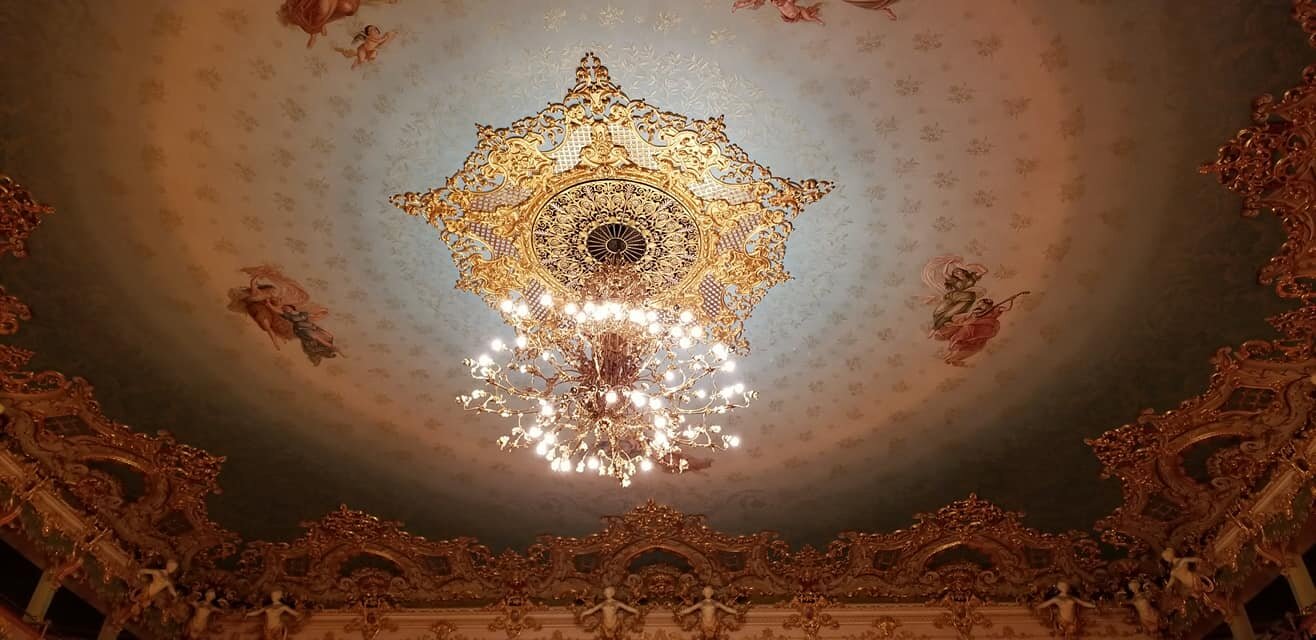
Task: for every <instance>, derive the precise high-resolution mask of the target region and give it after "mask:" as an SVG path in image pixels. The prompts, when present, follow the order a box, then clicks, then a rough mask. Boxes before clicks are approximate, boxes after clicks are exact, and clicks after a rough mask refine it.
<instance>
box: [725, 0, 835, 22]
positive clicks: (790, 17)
mask: <svg viewBox="0 0 1316 640" xmlns="http://www.w3.org/2000/svg"><path fill="white" fill-rule="evenodd" d="M797 1H798V0H771V2H772V4H773V6H775V7H777V11H778V12H779V13H781V20H782V22H816V23H818V24H822V23H823V21H822V18H821V17H819V15H818V14H819V12H820V11H821V10H822V3H821V2H820V3H818V4H812V5H808V6H804V7H801V6H799V5H797V4H795V3H796V2H797ZM768 2H769V0H735V2H734V3H732V5H731V10H732V11H733V12H734V11H736V10H739V9H758V8H759V7H762V6H763V5H765V4H767V3H768Z"/></svg>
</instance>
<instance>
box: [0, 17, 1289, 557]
mask: <svg viewBox="0 0 1316 640" xmlns="http://www.w3.org/2000/svg"><path fill="white" fill-rule="evenodd" d="M148 4H149V5H150V6H149V7H148V6H147V5H148ZM280 4H281V2H279V1H277V0H268V1H265V2H262V1H257V0H215V1H201V0H190V1H188V2H163V1H156V2H151V3H147V2H135V3H133V9H134V10H132V11H127V10H124V5H123V4H121V3H112V2H90V1H86V0H84V1H76V0H70V1H66V2H48V3H40V4H39V5H33V4H24V5H22V6H21V7H20V5H19V4H18V3H7V4H5V5H3V6H0V34H2V37H0V40H3V41H4V42H6V43H7V44H6V46H7V47H13V48H15V49H16V50H20V51H23V52H27V55H25V56H23V57H22V60H21V63H19V61H17V60H16V59H15V58H13V57H11V58H10V59H9V61H8V64H4V65H0V85H2V86H4V87H6V88H7V89H8V90H7V91H6V99H5V101H4V102H5V104H4V105H3V107H2V110H0V114H2V115H0V167H3V168H4V169H5V170H6V171H9V172H11V173H13V174H14V175H15V177H17V178H18V179H20V180H21V181H22V182H23V183H24V184H25V185H26V186H28V187H29V188H31V189H32V190H33V191H34V192H35V193H38V194H40V196H41V198H42V200H44V201H46V202H49V203H50V204H52V205H54V207H55V209H56V210H57V211H58V213H57V215H55V216H52V217H50V218H49V219H48V220H47V221H46V222H44V223H43V225H42V227H41V228H40V230H39V231H38V232H37V233H35V234H34V235H33V237H32V239H31V241H30V243H29V244H30V245H31V246H30V254H31V255H30V257H28V258H27V259H26V260H24V261H21V262H12V261H11V262H7V263H6V264H5V271H4V273H3V281H2V284H3V285H4V286H5V287H6V290H7V291H8V293H10V294H13V295H16V296H18V297H20V298H21V299H22V300H23V301H24V302H25V303H26V304H27V305H28V306H30V308H31V315H32V318H31V319H30V320H24V321H22V323H21V324H22V330H21V331H20V332H19V333H18V334H17V335H15V336H13V338H12V341H11V343H12V344H15V345H18V346H21V347H23V348H27V349H30V350H32V351H33V352H35V354H36V355H35V357H34V359H33V367H34V368H37V369H42V368H51V369H58V370H60V371H63V372H66V373H68V374H70V375H78V376H82V377H85V378H86V379H88V381H89V382H90V383H91V384H92V385H94V386H95V388H96V396H97V398H98V399H99V400H100V401H101V402H102V403H103V405H104V409H105V411H106V413H107V414H108V415H109V416H111V417H112V418H114V419H116V420H119V421H122V422H125V423H127V424H130V425H132V426H133V427H134V428H135V429H137V430H139V431H142V432H155V431H156V430H161V429H165V430H169V431H171V432H172V433H173V434H175V436H176V437H177V438H178V439H179V440H180V441H181V442H185V443H188V444H192V445H195V446H198V447H201V448H203V449H205V450H206V451H209V452H212V453H214V454H217V455H222V456H225V457H226V460H225V462H224V463H223V467H222V473H221V476H220V484H221V485H222V487H223V488H224V493H223V494H222V495H219V496H215V497H213V498H212V499H211V500H210V514H211V516H212V517H213V518H214V519H215V520H217V521H218V522H220V523H222V524H223V525H224V526H226V527H229V528H231V529H233V530H235V531H237V532H239V533H240V534H242V535H243V536H245V537H249V538H263V539H271V540H279V539H291V538H293V537H294V536H296V535H297V533H298V531H299V528H298V526H297V524H298V522H300V521H303V520H315V519H318V518H319V517H320V516H321V515H322V514H325V513H328V512H331V511H333V510H334V509H335V508H336V507H337V505H339V504H340V503H346V504H348V505H350V506H351V507H353V508H356V509H363V510H365V511H368V512H370V513H374V514H377V515H380V516H382V517H386V518H389V519H396V520H403V521H406V522H407V525H408V529H409V530H410V531H413V532H415V533H418V534H423V535H426V536H428V537H431V538H443V537H452V536H458V535H473V536H478V537H479V538H480V539H481V540H483V541H484V542H486V543H489V544H492V545H494V546H500V545H512V546H524V545H525V544H527V543H528V542H529V541H530V540H531V538H532V537H533V536H534V535H535V534H537V533H541V532H550V531H551V532H553V533H559V534H574V533H583V532H586V531H591V530H594V528H595V526H596V524H597V522H598V519H599V517H600V516H601V515H604V514H614V513H622V512H625V511H627V510H628V509H630V508H631V507H633V506H635V505H637V504H640V503H642V502H643V501H644V500H646V499H649V498H653V499H657V500H659V501H661V502H664V503H667V504H671V505H674V506H676V507H678V508H680V509H682V510H683V511H685V512H688V513H706V514H708V516H709V522H710V524H712V525H714V526H716V527H719V528H721V529H723V530H726V531H730V532H747V531H754V530H758V529H773V530H777V531H780V532H782V534H783V535H784V537H785V538H786V539H788V540H790V541H792V542H805V541H819V540H827V539H830V538H831V536H832V535H833V534H834V533H835V532H836V531H839V530H842V529H865V530H874V529H891V528H895V527H898V526H904V525H905V524H906V523H908V522H909V521H910V517H911V515H912V514H913V513H916V512H930V511H934V510H935V509H937V508H939V507H941V506H943V505H946V504H949V503H951V502H952V501H954V500H957V499H962V498H964V497H966V496H967V495H969V494H970V493H973V492H976V493H977V494H979V495H982V496H984V497H986V498H989V499H990V500H991V501H993V502H994V503H996V504H999V505H1002V506H1004V507H1006V508H1008V509H1011V510H1020V511H1024V512H1026V513H1027V514H1028V519H1027V522H1028V523H1029V524H1030V525H1033V526H1037V527H1041V528H1043V529H1048V530H1061V529H1067V528H1074V529H1080V530H1091V528H1092V525H1093V523H1094V522H1095V521H1096V520H1098V519H1099V518H1101V517H1102V516H1105V515H1107V514H1109V513H1110V512H1111V511H1112V510H1113V509H1114V508H1115V507H1116V506H1117V505H1118V504H1119V502H1120V490H1119V486H1118V484H1117V483H1116V482H1114V481H1102V480H1099V479H1098V476H1099V473H1100V471H1101V461H1100V460H1099V459H1098V457H1097V456H1095V455H1094V454H1093V450H1092V448H1091V447H1089V446H1088V445H1086V444H1085V443H1084V440H1085V439H1087V438H1094V437H1096V436H1098V435H1099V434H1101V433H1103V432H1105V431H1107V430H1109V429H1112V428H1114V427H1116V426H1118V425H1120V424H1123V423H1125V422H1129V421H1132V420H1133V419H1134V418H1135V417H1136V416H1137V415H1138V413H1139V411H1141V410H1142V409H1144V408H1149V407H1150V408H1155V409H1157V410H1166V409H1170V408H1173V407H1174V406H1176V405H1177V404H1178V403H1179V402H1180V401H1182V400H1183V399H1185V398H1188V397H1190V396H1193V395H1195V394H1197V393H1200V392H1201V391H1202V390H1203V389H1205V388H1206V386H1207V379H1208V375H1209V374H1210V372H1211V367H1210V364H1209V359H1210V358H1211V356H1212V355H1213V354H1214V353H1215V350H1216V349H1217V348H1219V347H1221V346H1222V345H1231V344H1237V343H1239V342H1242V341H1243V340H1246V339H1250V338H1265V337H1268V336H1270V335H1271V334H1272V330H1271V329H1270V328H1269V327H1268V325H1266V323H1265V322H1264V319H1265V317H1266V316H1267V315H1271V314H1273V313H1276V312H1279V311H1282V310H1284V309H1285V308H1286V306H1285V305H1284V303H1282V301H1281V300H1280V299H1279V298H1277V297H1276V296H1275V295H1274V293H1273V291H1272V290H1271V289H1270V288H1269V287H1266V286H1261V285H1258V284H1256V270H1257V268H1258V266H1259V265H1261V264H1263V263H1264V262H1265V261H1266V259H1267V258H1268V257H1269V256H1271V255H1272V254H1273V253H1274V252H1275V248H1276V247H1277V246H1278V245H1279V243H1280V242H1281V240H1282V237H1283V236H1282V231H1281V229H1280V228H1279V225H1276V224H1270V223H1266V224H1262V223H1258V222H1252V221H1246V220H1243V219H1241V218H1239V216H1238V202H1237V199H1236V198H1235V197H1234V196H1231V195H1229V194H1228V192H1226V191H1225V190H1224V189H1221V188H1220V187H1219V186H1218V185H1217V184H1215V181H1214V180H1211V179H1209V178H1204V177H1201V176H1198V175H1196V171H1195V168H1196V166H1197V165H1198V164H1199V163H1201V162H1202V161H1205V160H1209V159H1211V158H1213V157H1214V156H1215V149H1216V147H1217V146H1218V144H1219V143H1220V142H1221V141H1222V140H1225V139H1227V138H1228V137H1229V136H1230V135H1232V134H1233V133H1234V132H1235V131H1236V130H1237V129H1238V128H1239V127H1240V126H1242V125H1243V124H1244V123H1245V122H1246V118H1247V115H1248V112H1247V108H1246V105H1247V104H1248V101H1249V100H1250V99H1251V98H1252V97H1253V96H1254V95H1257V94H1260V93H1263V92H1266V91H1278V90H1282V89H1284V88H1286V87H1288V86H1291V85H1292V84H1294V83H1295V82H1296V81H1297V80H1298V71H1299V70H1300V69H1301V68H1302V65H1303V64H1304V63H1305V62H1307V61H1308V60H1309V59H1310V57H1311V56H1310V52H1309V51H1308V50H1307V49H1305V46H1306V45H1305V44H1304V42H1303V34H1302V33H1301V31H1300V29H1299V28H1298V27H1297V26H1296V25H1295V24H1294V23H1293V22H1292V21H1291V19H1290V18H1289V17H1288V14H1289V8H1290V3H1288V2H1284V1H1269V2H1258V1H1254V0H1246V1H1230V0H1219V1H1216V2H1213V3H1211V4H1212V10H1213V11H1214V12H1215V14H1216V17H1215V18H1214V19H1212V20H1200V19H1195V18H1194V16H1193V15H1191V13H1192V12H1189V11H1185V7H1184V6H1183V5H1182V4H1181V3H1174V2H1157V3H1147V2H1134V1H1127V2H1125V1H1074V2H1046V1H1036V2H1031V1H1023V0H1018V1H1014V2H1004V1H1002V2H995V3H980V2H967V1H966V2H949V1H945V2H936V3H928V2H922V3H921V2H908V3H898V4H894V5H892V6H891V7H890V9H891V10H892V11H894V13H895V17H896V19H894V20H893V19H892V16H890V15H888V14H887V12H885V11H879V10H868V9H866V8H865V7H864V6H861V5H863V3H848V2H829V3H826V4H825V6H824V7H823V9H822V12H821V13H820V14H818V15H817V16H815V17H817V18H820V19H821V20H822V21H823V23H822V24H819V23H815V22H810V21H797V22H788V21H785V20H783V19H782V14H781V13H779V12H778V10H777V8H776V7H775V6H773V5H772V4H771V3H770V4H768V5H766V6H763V7H760V8H758V9H753V8H752V7H745V8H743V9H741V10H738V11H735V12H733V11H731V8H732V7H731V6H730V5H731V4H732V2H731V0H681V1H679V2H678V1H675V0H673V1H669V2H665V3H657V2H639V1H634V2H632V1H624V0H612V1H611V2H601V1H596V0H560V1H550V2H539V1H535V2H531V1H528V0H527V1H519V0H518V1H516V2H475V1H472V0H465V1H462V0H446V1H444V2H421V1H419V0H399V1H397V2H391V3H390V2H362V3H361V6H360V8H359V10H358V11H357V12H356V15H355V16H350V17H342V18H341V19H336V20H333V21H329V22H327V23H326V24H325V25H324V30H323V35H318V36H317V37H315V38H313V42H312V43H310V44H308V42H307V39H308V33H307V30H306V29H302V28H298V26H299V24H300V25H303V26H309V27H310V29H309V30H310V31H313V32H318V29H317V28H316V27H318V26H319V25H318V23H314V24H313V22H314V21H311V20H310V18H308V17H307V16H306V15H303V14H297V13H295V12H294V13H293V14H291V15H290V14H288V13H285V14H284V15H283V16H282V19H281V16H280V15H279V14H278V11H277V10H278V9H279V5H280ZM294 4H297V3H294ZM300 4H307V3H300ZM349 4H351V3H349ZM870 4H872V3H870ZM877 4H883V3H877ZM367 25H377V27H378V31H371V30H369V29H367ZM358 33H360V34H361V38H360V39H358V40H356V41H354V36H355V35H357V34H358ZM586 51H594V52H597V53H598V55H599V56H600V58H601V59H602V60H603V61H604V63H605V64H607V66H608V68H609V69H610V70H611V73H612V78H613V80H614V81H616V82H617V84H619V85H620V86H621V87H622V88H623V89H625V90H626V92H627V93H628V94H629V95H631V96H632V97H636V98H643V99H645V100H647V101H650V102H651V103H653V104H657V105H662V107H663V108H666V109H671V110H674V111H677V112H679V113H683V114H686V115H688V116H690V117H694V118H707V117H714V116H718V115H722V116H724V117H725V127H726V131H727V134H728V135H729V136H730V137H731V138H733V139H734V140H736V141H737V143H738V144H739V145H740V146H741V147H743V148H744V149H745V150H746V151H747V152H748V153H749V154H751V155H752V156H753V158H754V159H755V160H757V161H759V162H761V163H763V164H765V165H767V166H770V167H771V168H772V169H773V171H775V172H777V173H778V174H780V175H790V176H815V177H817V178H820V179H824V180H828V181H830V182H832V183H834V185H835V189H834V191H833V192H832V193H831V194H829V195H828V196H827V197H826V198H825V199H823V200H821V201H819V202H818V203H816V204H814V205H812V206H811V207H810V208H809V210H808V211H807V212H806V213H805V214H803V215H802V216H801V217H800V219H799V220H798V223H797V225H796V228H795V229H794V231H793V234H792V238H791V241H790V246H789V249H788V250H787V251H786V254H785V267H786V269H787V270H788V271H789V272H790V274H791V275H792V276H793V279H792V280H789V281H787V282H784V283H782V284H779V285H777V286H776V287H774V288H773V289H772V290H771V291H770V292H768V293H767V295H766V296H765V297H764V299H763V301H762V302H761V303H760V304H759V305H758V307H757V308H756V310H755V311H754V314H753V315H752V317H751V318H750V319H749V320H748V321H747V322H746V324H745V328H744V335H745V337H746V338H747V339H748V340H749V342H750V343H751V345H752V351H751V353H750V354H749V355H748V356H747V357H746V358H744V359H743V360H742V362H741V369H740V371H742V372H743V376H744V379H745V382H746V383H747V384H752V385H753V386H754V387H755V388H757V389H759V390H760V391H761V392H762V396H763V397H762V399H761V400H760V401H759V402H757V403H755V405H753V406H751V407H748V408H746V409H744V410H740V411H737V412H736V415H735V417H734V418H733V419H732V420H731V421H730V423H729V424H730V426H731V427H732V428H734V429H736V430H737V432H738V433H740V434H742V436H743V438H744V441H745V444H744V445H743V446H742V447H741V449H739V450H737V451H734V452H729V453H726V454H721V455H719V456H718V457H717V459H716V460H715V461H714V462H713V464H712V465H711V466H708V467H707V468H704V469H699V470H697V471H693V472H689V473H686V474H682V475H668V474H661V473H653V474H650V475H646V476H643V477H640V478H638V479H637V480H636V481H635V483H634V485H633V486H631V487H630V488H628V489H625V490H621V489H619V488H618V487H617V486H616V484H615V483H614V482H611V481H609V480H608V479H606V478H596V477H593V476H574V475H573V476H567V477H562V476H560V475H556V474H552V473H551V472H550V471H549V470H548V469H547V468H545V465H541V464H535V463H531V461H529V460H526V459H523V458H520V457H517V456H512V455H508V454H505V453H503V452H500V451H499V449H498V445H497V444H496V438H497V436H498V435H499V434H500V433H501V425H500V424H499V423H498V421H497V419H496V418H493V417H481V416H471V415H467V414H464V413H463V412H462V410H461V407H460V406H459V405H458V404H456V403H454V402H453V396H454V395H456V394H458V393H463V392H465V391H466V390H467V389H469V374H468V371H467V369H466V368H465V367H463V366H462V365H461V360H462V358H464V357H468V356H471V355H473V353H472V350H475V349H478V348H479V345H481V344H482V343H483V341H484V340H486V339H487V336H490V335H497V334H498V332H499V331H500V330H501V327H502V324H501V319H500V317H499V315H498V314H497V312H495V311H494V310H491V309H490V308H488V307H487V306H485V305H484V304H483V303H482V302H481V301H480V300H479V299H478V298H477V297H476V296H473V295H470V294H468V293H465V292H462V291H459V290H457V289H455V288H454V286H453V285H454V283H455V282H456V281H457V279H458V271H457V268H456V267H455V266H454V264H453V261H452V260H451V258H450V256H449V255H448V251H447V250H446V247H444V246H443V245H442V243H441V242H440V241H439V238H438V237H437V235H436V233H435V232H434V230H433V229H432V228H430V227H429V226H427V225H426V224H425V222H424V221H423V220H418V219H415V218H411V217H409V216H406V215H404V214H403V213H402V212H401V211H399V210H398V209H396V208H395V207H393V206H392V205H391V204H390V203H389V196H390V195H393V194H396V193H401V192H406V191H422V190H425V189H428V188H430V187H431V186H433V185H436V184H439V183H440V182H441V180H442V179H443V177H445V176H448V175H451V174H452V173H453V172H454V171H455V170H456V169H457V168H459V167H460V166H461V164H462V161H463V158H464V156H465V154H466V153H467V152H468V150H469V149H471V148H473V147H474V146H475V143H476V140H477V129H476V123H479V124H487V125H496V126H503V125H504V124H506V123H510V122H512V121H514V120H516V119H518V118H520V117H522V116H525V115H527V114H531V113H534V112H535V111H536V110H538V109H539V108H540V107H541V105H543V104H545V103H546V102H549V101H556V100H559V99H561V96H562V95H563V93H564V91H565V90H566V89H568V88H569V87H570V86H571V84H572V82H573V78H574V77H575V75H574V72H575V67H576V65H577V63H578V61H579V60H580V57H581V56H582V55H583V54H584V52H586ZM267 300H269V301H274V302H273V303H272V304H276V306H277V313H275V314H273V315H262V314H261V313H257V312H255V311H253V308H254V307H260V306H261V305H264V304H265V301H267ZM987 300H990V302H984V301H987ZM262 308H264V307H262ZM269 308H273V307H269Z"/></svg>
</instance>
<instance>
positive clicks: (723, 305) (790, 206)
mask: <svg viewBox="0 0 1316 640" xmlns="http://www.w3.org/2000/svg"><path fill="white" fill-rule="evenodd" d="M830 190H831V184H830V183H827V182H821V181H817V180H804V181H801V182H794V181H791V180H786V179H784V178H778V177H775V176H773V175H772V174H771V173H770V172H769V171H768V170H767V169H766V168H765V167H763V166H762V165H760V164H758V163H756V162H754V161H753V160H751V159H750V158H749V157H748V156H747V155H746V154H745V152H744V151H742V150H741V149H739V148H738V147H736V146H735V145H733V144H731V142H730V140H728V138H727V137H726V134H725V132H724V125H723V123H722V121H721V119H711V120H692V119H690V118H687V117H685V116H682V115H678V114H675V113H671V112H666V111H661V110H659V109H657V108H655V107H653V106H651V105H649V104H647V103H645V102H643V101H640V100H632V99H631V98H629V97H628V96H626V94H625V93H623V92H622V90H621V89H620V88H619V87H618V86H617V85H616V84H614V83H613V82H612V79H611V77H610V75H609V73H608V69H607V67H604V66H603V65H602V64H601V63H600V61H599V59H598V58H597V57H596V56H594V55H593V54H587V55H586V56H585V58H584V59H582V60H581V64H580V66H579V67H578V68H577V71H576V84H575V86H573V87H572V88H571V89H570V90H569V91H568V92H567V96H566V98H565V99H564V100H563V101H562V102H559V103H552V104H549V106H548V107H546V108H545V109H544V110H543V111H541V112H539V113H538V114H536V115H533V116H530V117H527V118H523V119H521V120H518V121H517V122H515V123H513V124H512V125H511V126H510V127H507V128H502V129H495V128H491V127H480V128H479V129H478V143H477V147H476V150H475V152H474V153H472V154H471V155H470V156H469V157H468V158H467V160H466V163H465V165H464V166H463V167H462V169H461V170H460V171H458V172H457V173H456V174H454V175H453V176H452V177H450V178H449V179H448V180H447V182H446V184H445V185H444V186H443V187H441V188H438V189H433V190H430V191H429V192H427V193H423V194H421V193H405V194H399V195H396V196H394V197H393V199H392V200H393V202H394V204H396V205H398V206H399V207H401V208H403V209H404V210H406V211H407V212H408V213H410V214H412V215H416V216H420V217H423V218H425V219H426V220H428V221H429V222H430V223H431V224H433V225H434V226H436V227H438V228H439V229H440V231H441V234H442V237H443V239H444V241H445V242H446V243H447V244H448V246H449V248H450V249H451V250H452V254H453V260H454V261H455V262H456V264H457V268H458V271H459V272H460V277H459V279H458V282H457V286H458V288H461V289H464V290H468V291H472V292H475V293H478V294H480V295H481V296H483V297H484V298H485V300H486V301H488V302H489V303H490V304H491V305H492V306H495V307H496V306H497V305H498V303H499V302H500V301H501V300H502V299H503V298H504V297H506V296H507V294H508V293H509V292H513V291H515V292H520V293H522V294H529V293H530V292H537V291H548V292H551V293H563V292H568V291H575V292H579V289H580V287H581V281H582V279H583V278H584V277H585V276H587V275H589V274H590V273H591V272H592V271H593V269H594V268H595V267H596V266H597V262H598V257H599V256H598V255H597V254H594V255H591V253H590V251H589V250H588V242H587V240H588V238H589V234H590V233H591V232H593V231H595V230H596V229H597V228H599V227H600V226H602V225H605V224H622V225H625V226H626V227H628V228H630V229H632V230H634V231H635V232H637V233H639V234H640V237H642V238H643V239H644V243H643V244H644V246H643V248H642V249H640V250H638V251H637V253H636V256H635V258H634V259H635V260H636V261H638V262H640V263H641V264H643V265H644V266H645V269H644V270H643V272H644V273H645V277H646V279H647V282H646V284H647V285H648V288H649V290H650V291H651V292H652V296H653V302H654V303H655V304H658V305H663V306H667V307H679V308H682V309H684V310H689V311H690V312H692V313H694V314H696V316H697V317H698V318H699V319H700V320H701V321H702V322H704V323H705V324H706V325H709V326H710V327H711V329H710V330H711V331H712V333H713V335H714V337H715V338H716V339H719V340H722V341H724V342H726V343H727V344H729V345H731V346H733V347H735V348H737V349H739V350H743V349H745V348H747V345H748V343H747V342H746V340H745V339H744V337H743V336H742V335H741V327H742V325H743V323H744V320H745V319H746V318H747V317H748V316H749V314H750V312H751V311H752V309H753V308H754V306H755V305H756V304H757V303H758V301H759V300H761V299H762V298H763V296H764V294H765V293H766V292H767V290H768V289H769V288H771V287H772V286H773V285H775V284H778V283H780V282H782V281H784V280H785V279H786V278H787V277H788V276H787V275H786V272H785V270H784V268H783V267H782V261H783V259H784V256H785V251H786V240H787V238H788V237H789V235H790V231H791V229H792V222H793V221H794V219H795V217H796V216H798V215H799V214H800V212H801V211H802V210H803V208H804V207H805V206H806V205H808V204H810V203H812V202H814V201H816V200H818V199H819V198H821V197H822V196H823V195H825V194H827V193H828V192H829V191H830ZM728 253H734V254H737V255H738V256H739V259H734V258H733V259H730V260H728V259H725V258H723V257H722V256H723V255H726V254H728ZM537 298H538V296H537V295H536V296H530V300H531V301H533V300H535V299H537Z"/></svg>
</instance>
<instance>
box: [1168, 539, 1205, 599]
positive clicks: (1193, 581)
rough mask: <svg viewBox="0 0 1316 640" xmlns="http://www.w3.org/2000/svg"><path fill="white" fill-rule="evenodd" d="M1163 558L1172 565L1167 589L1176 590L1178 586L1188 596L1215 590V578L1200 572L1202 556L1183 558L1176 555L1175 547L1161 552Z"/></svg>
mask: <svg viewBox="0 0 1316 640" xmlns="http://www.w3.org/2000/svg"><path fill="white" fill-rule="evenodd" d="M1161 559H1162V560H1164V561H1166V562H1167V563H1169V565H1170V577H1169V578H1167V579H1166V581H1165V589H1166V591H1175V590H1176V587H1177V588H1178V589H1179V590H1180V592H1181V593H1182V594H1183V595H1186V596H1202V595H1205V594H1208V593H1211V592H1212V591H1215V580H1212V579H1211V578H1210V577H1208V576H1204V575H1202V574H1201V573H1198V566H1199V565H1201V564H1202V559H1201V558H1198V557H1196V556H1186V557H1182V558H1181V557H1179V556H1177V555H1175V553H1174V549H1166V550H1165V551H1162V552H1161Z"/></svg>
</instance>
